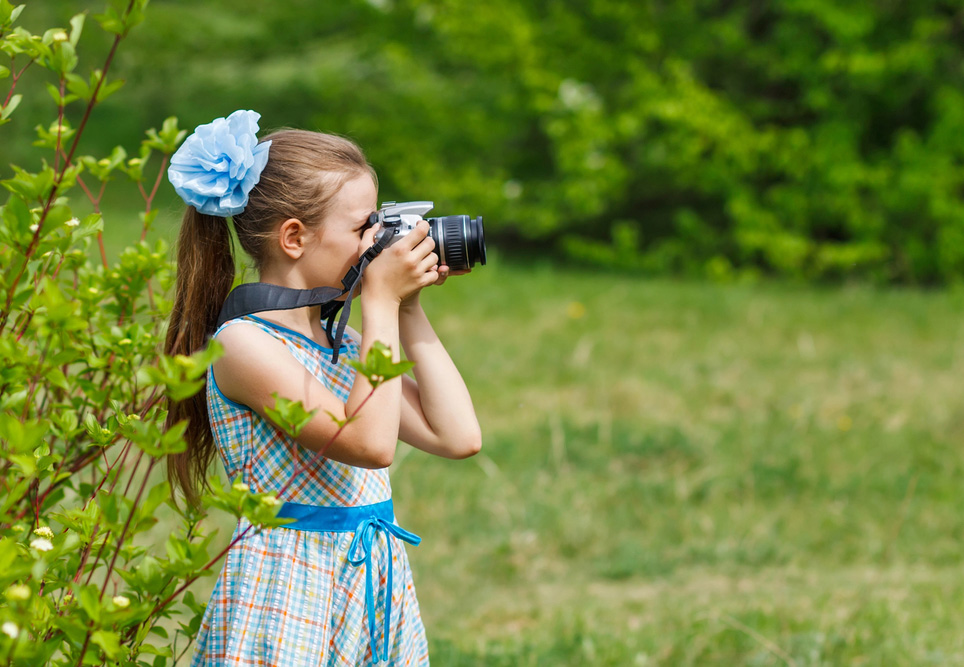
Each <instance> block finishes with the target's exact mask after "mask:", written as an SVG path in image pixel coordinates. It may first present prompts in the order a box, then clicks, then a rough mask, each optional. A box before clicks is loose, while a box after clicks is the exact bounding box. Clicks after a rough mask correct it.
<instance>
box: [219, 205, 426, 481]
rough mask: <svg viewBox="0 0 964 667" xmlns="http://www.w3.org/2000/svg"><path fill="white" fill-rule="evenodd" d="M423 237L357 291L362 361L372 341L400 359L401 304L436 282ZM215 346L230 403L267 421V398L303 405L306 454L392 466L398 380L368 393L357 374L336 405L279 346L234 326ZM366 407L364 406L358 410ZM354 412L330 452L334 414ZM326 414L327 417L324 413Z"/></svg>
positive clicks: (406, 244)
mask: <svg viewBox="0 0 964 667" xmlns="http://www.w3.org/2000/svg"><path fill="white" fill-rule="evenodd" d="M374 233H375V230H374V229H372V230H369V231H368V232H366V234H365V237H364V238H363V240H362V243H361V244H360V246H361V249H362V251H364V249H367V248H368V247H369V246H370V245H371V243H372V237H373V236H374ZM427 233H428V223H424V224H423V223H419V225H418V226H417V227H416V230H415V231H413V232H411V233H409V234H408V235H407V236H406V237H405V238H403V239H402V240H401V241H399V242H398V243H395V244H393V245H392V246H391V247H389V248H387V249H385V250H384V251H383V252H382V255H383V256H384V259H383V258H382V257H378V258H376V259H375V260H374V261H373V262H372V264H371V265H370V266H369V268H368V271H367V272H366V273H365V279H364V282H363V285H362V296H361V306H362V320H363V322H364V333H363V335H362V336H361V345H360V347H361V349H360V351H359V354H360V356H361V358H362V359H364V358H365V356H366V355H367V354H368V350H370V349H371V347H372V346H373V345H374V342H375V341H380V342H382V343H384V344H385V345H389V346H391V348H392V350H393V352H394V356H395V359H396V360H397V359H398V357H399V308H400V304H401V303H402V302H403V301H404V300H405V299H406V298H407V297H409V296H410V295H412V294H413V293H416V292H417V291H418V290H420V289H421V288H423V287H425V286H427V285H430V284H432V283H434V282H436V281H437V280H438V273H437V271H436V270H435V268H434V267H435V266H436V264H437V262H438V255H436V254H435V253H433V252H432V246H433V244H431V243H428V244H421V243H420V242H421V241H422V240H423V239H424V238H425V236H426V235H427ZM218 340H219V341H220V342H221V344H222V345H223V346H224V351H225V353H224V356H223V357H221V358H220V359H219V360H218V361H216V362H215V364H214V374H215V380H216V382H217V383H218V387H219V389H220V390H221V393H223V394H224V395H225V397H227V398H228V399H230V400H232V401H235V402H237V403H240V404H242V405H245V406H248V407H249V408H251V409H252V410H254V411H255V412H256V413H258V414H259V415H261V416H262V417H264V418H265V419H268V417H267V415H266V414H265V408H266V407H273V406H274V402H275V401H274V397H273V396H272V394H273V393H275V392H276V393H278V394H279V395H280V396H283V397H284V398H287V399H289V400H297V401H301V404H302V405H303V406H304V407H305V409H306V410H317V411H318V412H317V414H315V416H314V417H313V418H312V419H311V420H310V421H309V422H308V424H307V425H306V426H305V428H304V430H302V432H301V433H300V434H299V435H298V437H297V438H296V440H297V442H298V443H300V444H301V445H302V446H303V447H305V448H306V449H309V450H311V451H318V450H320V449H322V448H324V447H326V446H327V449H325V456H326V457H328V458H331V459H334V460H336V461H341V462H343V463H347V464H349V465H354V466H359V467H365V468H384V467H387V466H389V465H391V463H392V461H393V460H394V457H395V447H396V445H397V443H398V439H399V424H400V422H401V421H402V419H401V412H402V404H403V398H402V379H401V378H394V379H392V380H389V381H387V382H385V383H383V384H382V385H380V386H379V387H378V389H377V391H375V392H374V393H373V392H372V388H371V385H370V384H369V382H368V380H367V378H365V377H363V376H361V375H357V374H356V376H355V381H354V384H353V385H352V389H351V391H350V392H349V395H348V400H347V402H345V403H342V402H341V401H340V400H338V398H337V397H336V396H335V395H334V394H332V393H331V392H330V391H329V390H328V388H327V387H325V386H324V385H323V384H322V383H321V382H319V381H318V379H317V378H315V377H314V376H313V375H312V374H311V373H310V372H308V370H307V369H306V368H305V367H304V366H302V365H301V363H300V362H298V360H296V359H295V358H294V357H293V356H292V355H291V354H290V353H289V352H288V350H287V349H286V348H285V346H284V344H283V343H281V342H280V341H279V340H277V339H275V338H274V337H272V336H271V335H269V334H267V333H265V332H264V331H261V330H260V329H259V328H257V327H254V326H245V325H243V324H235V325H232V326H230V327H227V328H226V329H224V330H223V331H222V332H221V333H220V334H219V335H218ZM363 405H364V407H362V406H363ZM359 408H361V409H360V412H358V415H357V416H358V418H357V419H355V420H353V421H351V422H349V423H348V424H347V425H346V426H345V428H344V429H343V430H342V432H341V434H340V435H339V436H338V438H337V439H336V440H334V441H333V442H332V443H331V445H330V446H329V445H328V443H329V441H330V440H331V439H332V437H334V435H335V433H336V432H337V431H338V428H339V427H338V425H337V424H336V423H335V422H334V420H333V419H332V415H333V416H335V417H336V418H337V419H339V420H344V419H345V418H346V417H347V416H349V415H352V414H354V413H355V411H356V410H358V409H359ZM328 413H331V414H328Z"/></svg>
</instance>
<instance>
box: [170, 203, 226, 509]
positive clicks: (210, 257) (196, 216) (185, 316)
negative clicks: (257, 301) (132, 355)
mask: <svg viewBox="0 0 964 667" xmlns="http://www.w3.org/2000/svg"><path fill="white" fill-rule="evenodd" d="M233 283H234V255H233V253H232V251H231V232H230V230H229V229H228V222H227V220H226V219H225V218H218V217H214V216H210V215H205V214H203V213H198V212H197V210H196V209H195V208H194V207H193V206H188V207H187V210H186V211H185V212H184V218H183V220H182V222H181V232H180V235H179V237H178V241H177V281H176V285H175V289H174V307H173V308H172V310H171V319H170V324H169V326H168V330H167V340H166V342H165V344H164V353H165V354H168V355H172V356H173V355H178V354H183V355H191V354H194V353H195V352H197V351H198V350H200V349H201V348H203V347H204V345H205V343H206V341H207V338H208V336H210V335H211V334H212V333H214V328H215V325H216V323H217V319H218V313H219V312H220V310H221V306H222V304H223V303H224V300H225V299H227V297H228V293H229V292H230V291H231V286H232V284H233ZM183 420H187V423H188V426H187V431H186V432H185V438H186V439H187V443H188V446H187V449H186V450H185V451H183V452H180V453H177V454H169V455H168V457H167V479H168V482H169V483H170V484H171V487H172V488H174V487H180V489H181V491H182V492H183V493H184V498H185V500H186V501H187V503H188V504H189V505H190V506H191V507H193V508H195V509H197V508H198V506H199V504H200V492H201V490H202V489H203V488H207V487H208V482H207V470H208V467H209V466H210V465H211V462H212V460H213V459H214V454H215V453H216V452H217V448H216V446H215V444H214V436H213V435H212V433H211V427H210V424H209V423H208V411H207V399H206V396H205V392H204V391H203V390H202V391H199V392H198V393H197V394H195V395H194V396H191V397H190V398H187V399H184V400H182V401H174V400H171V399H168V413H167V422H166V424H165V426H166V427H167V428H170V427H171V426H173V425H174V424H176V423H178V422H180V421H183ZM175 503H176V501H175Z"/></svg>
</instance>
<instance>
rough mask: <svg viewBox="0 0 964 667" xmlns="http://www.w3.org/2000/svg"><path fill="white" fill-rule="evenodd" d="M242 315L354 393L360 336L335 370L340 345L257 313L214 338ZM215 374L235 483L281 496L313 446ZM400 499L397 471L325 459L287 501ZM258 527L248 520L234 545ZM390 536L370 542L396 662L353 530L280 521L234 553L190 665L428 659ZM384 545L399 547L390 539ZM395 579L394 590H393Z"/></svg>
mask: <svg viewBox="0 0 964 667" xmlns="http://www.w3.org/2000/svg"><path fill="white" fill-rule="evenodd" d="M239 322H245V323H246V324H245V326H256V327H258V328H259V329H261V330H262V331H264V332H266V333H268V334H269V335H271V336H273V337H274V338H276V339H278V340H279V341H281V342H282V343H283V344H284V345H285V346H286V347H287V349H288V350H289V351H290V352H291V354H292V355H294V357H295V358H296V359H297V360H298V361H299V362H300V363H301V364H302V365H303V366H305V368H307V369H308V370H309V371H310V372H311V373H312V374H313V375H314V376H315V377H316V378H318V380H319V381H321V382H322V383H323V384H324V385H325V386H326V387H327V388H328V389H329V390H330V391H331V392H332V393H334V394H335V396H337V397H338V398H339V399H340V400H342V401H345V400H347V398H348V393H349V391H350V390H351V385H352V381H353V379H354V370H353V369H352V368H351V367H350V366H349V365H348V363H347V362H348V360H350V359H357V358H358V345H357V343H356V342H355V341H353V340H351V339H350V338H349V337H347V336H346V337H345V342H344V343H343V344H342V349H341V350H340V353H339V359H338V363H337V364H335V365H332V364H331V352H332V351H331V349H330V348H326V347H324V346H322V345H320V344H318V343H316V342H315V341H313V340H311V339H310V338H307V337H305V336H303V335H302V334H300V333H297V332H295V331H292V330H290V329H286V328H284V327H281V326H279V325H276V324H273V323H269V322H267V321H265V320H263V319H261V318H258V317H255V316H253V315H248V316H245V317H242V318H238V319H235V320H231V321H229V322H226V323H225V324H224V325H223V326H222V327H220V328H219V329H218V331H217V332H215V334H214V335H215V336H217V334H218V333H220V332H221V331H222V330H223V329H224V328H226V327H229V326H234V325H237V324H238V323H239ZM207 379H208V382H207V406H208V415H209V419H210V422H211V430H212V432H213V433H214V440H215V442H216V444H217V447H218V451H219V453H220V456H221V460H222V462H223V463H224V468H225V471H226V473H227V476H228V479H229V480H233V479H235V477H237V476H238V475H240V476H241V478H242V481H243V482H244V483H245V484H247V485H248V486H249V487H250V489H251V491H252V492H256V493H258V492H268V491H271V492H277V491H278V490H279V489H281V487H282V486H283V485H284V484H285V482H287V481H288V479H289V478H290V477H291V474H292V473H293V472H295V470H296V469H297V468H298V467H300V465H301V464H302V463H304V462H306V461H308V460H310V458H311V457H312V456H313V455H314V453H313V452H311V451H309V450H307V449H304V448H303V447H301V445H299V444H298V443H296V442H295V441H294V440H292V439H290V438H289V437H287V436H286V435H285V434H284V433H282V432H281V431H279V430H278V429H276V428H275V427H274V426H272V425H271V424H270V423H269V422H267V421H265V420H264V419H262V418H261V417H260V416H258V415H257V414H256V413H255V412H254V411H252V410H250V409H249V408H247V407H245V406H243V405H240V404H238V403H235V402H233V401H231V400H229V399H228V398H226V397H225V396H224V395H223V394H222V393H221V392H220V390H219V389H218V387H217V383H216V382H215V379H214V374H213V371H211V370H210V369H209V370H208V376H207ZM391 495H392V490H391V485H390V483H389V479H388V470H387V469H380V470H368V469H365V468H356V467H354V466H350V465H346V464H343V463H339V462H338V461H332V460H330V459H327V458H321V459H319V460H318V461H316V462H315V463H314V464H313V465H311V466H309V467H308V468H307V469H306V470H305V471H304V472H302V473H301V474H299V475H298V477H297V478H296V479H295V481H294V482H292V484H291V485H289V486H288V488H287V489H286V490H285V492H284V497H282V498H279V500H282V501H286V502H292V503H301V504H306V505H322V506H341V507H344V506H359V505H369V504H374V503H380V502H383V501H386V500H389V499H390V498H391ZM248 525H249V522H248V521H247V520H246V519H244V518H242V519H240V520H239V522H238V525H237V527H236V528H235V531H234V535H233V536H232V540H233V539H234V538H235V537H237V536H238V535H239V534H240V533H241V532H243V531H244V530H245V529H246V528H247V526H248ZM383 534H385V537H379V538H378V539H375V540H374V543H373V544H372V547H371V559H370V567H372V569H373V572H371V576H372V580H373V581H374V582H375V583H374V595H375V600H374V610H375V617H376V618H375V619H374V627H375V628H376V629H377V630H376V631H375V632H376V637H375V639H376V640H377V646H378V647H379V649H378V650H379V652H381V651H382V650H383V648H382V647H384V646H385V645H386V638H385V636H384V635H385V631H384V623H385V609H386V598H385V596H386V595H390V596H391V602H390V609H391V612H390V614H389V615H388V616H389V619H390V622H391V626H390V630H389V635H390V637H389V638H388V641H387V644H388V647H389V648H388V661H387V662H385V661H382V662H377V658H373V652H372V645H371V644H372V642H371V637H370V636H369V634H370V629H369V622H370V619H369V618H368V611H367V610H368V609H370V608H371V606H370V605H366V572H365V571H364V570H365V567H356V566H354V565H352V564H350V563H349V558H348V556H349V547H350V546H351V544H352V539H353V536H354V535H355V533H354V532H309V531H303V530H296V529H291V528H270V529H267V530H264V531H263V532H261V533H260V534H257V535H255V529H251V531H249V533H248V534H247V535H246V536H245V538H244V539H243V540H242V541H241V542H239V543H238V544H236V545H234V546H233V547H232V548H231V549H230V550H229V551H228V553H227V555H226V557H225V561H224V566H223V568H222V570H221V573H220V576H219V577H218V580H217V582H216V584H215V587H214V590H213V592H212V594H211V600H210V602H209V603H208V605H207V609H206V610H205V612H204V616H203V618H202V621H201V628H200V631H199V632H198V636H197V642H196V647H195V652H194V657H193V660H192V661H191V667H221V665H256V666H264V667H309V666H310V667H314V666H326V667H327V666H334V665H339V666H341V665H344V666H348V665H351V666H352V667H354V666H356V665H372V664H381V665H386V664H387V665H393V666H394V665H427V664H428V662H429V661H428V645H427V643H426V640H425V630H424V627H423V625H422V620H421V616H420V614H419V608H418V602H417V600H416V598H415V587H414V585H413V583H412V572H411V568H410V567H409V562H408V557H407V555H406V553H405V548H404V544H403V543H402V541H401V540H399V539H398V538H396V537H395V536H393V535H388V534H387V533H383ZM386 540H393V541H394V542H393V543H392V544H391V545H388V544H387V542H386ZM389 546H390V547H391V548H390V549H389ZM389 553H390V555H389ZM388 558H391V560H392V565H391V567H392V574H393V576H391V577H389V576H388V575H389V572H388V568H387V566H388V563H387V559H388ZM389 581H392V589H393V590H391V591H387V590H386V589H387V587H388V582H389Z"/></svg>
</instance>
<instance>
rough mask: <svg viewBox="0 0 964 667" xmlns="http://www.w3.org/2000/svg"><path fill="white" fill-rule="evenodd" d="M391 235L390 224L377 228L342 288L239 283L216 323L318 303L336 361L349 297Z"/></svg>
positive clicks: (346, 315)
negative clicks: (299, 287) (302, 287)
mask: <svg viewBox="0 0 964 667" xmlns="http://www.w3.org/2000/svg"><path fill="white" fill-rule="evenodd" d="M394 235H395V232H394V230H393V229H391V228H386V229H384V230H382V231H380V232H379V234H378V236H377V237H376V238H375V243H373V244H372V246H371V247H370V248H369V249H368V250H366V251H365V253H364V254H363V255H362V256H361V258H360V259H359V260H358V262H357V263H356V264H355V265H354V266H352V267H351V268H350V269H348V272H347V273H346V274H345V277H344V278H342V281H341V284H342V288H343V289H338V288H337V287H316V288H314V289H294V288H291V287H283V286H281V285H272V284H269V283H244V284H242V285H238V286H237V287H235V288H234V289H233V290H231V293H230V294H228V298H227V299H226V300H225V301H224V305H223V306H222V307H221V312H220V313H219V314H218V322H217V327H218V328H220V327H221V325H222V324H224V323H225V322H228V321H230V320H233V319H235V318H238V317H244V316H245V315H253V314H254V313H260V312H264V311H266V310H292V309H294V308H306V307H308V306H321V320H322V321H324V322H326V324H325V332H326V333H327V334H328V339H329V340H331V345H332V352H331V363H333V364H337V363H338V352H339V350H340V348H341V341H342V338H343V337H344V335H345V327H346V326H347V325H348V317H349V315H350V314H351V301H352V298H354V296H355V292H356V291H357V290H358V284H359V283H360V282H361V279H362V275H363V274H364V273H365V268H366V267H367V266H368V265H369V264H370V263H371V261H372V260H373V259H375V258H376V257H378V255H379V254H380V253H381V251H382V250H384V249H385V248H386V247H387V246H388V243H389V241H391V239H392V237H393V236H394ZM345 295H347V297H346V298H345V300H344V301H339V300H338V299H339V298H340V297H342V296H345ZM343 307H344V308H343ZM338 311H341V317H338ZM336 317H337V319H338V323H337V328H336V326H335V319H336Z"/></svg>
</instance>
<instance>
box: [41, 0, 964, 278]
mask: <svg viewBox="0 0 964 667" xmlns="http://www.w3.org/2000/svg"><path fill="white" fill-rule="evenodd" d="M76 6H77V3H76V2H70V1H68V0H45V2H44V3H43V9H42V11H43V12H60V14H61V16H67V15H69V14H70V13H71V12H72V11H75V9H76ZM39 7H40V5H39V4H37V5H31V7H30V11H34V10H35V9H38V8H39ZM149 11H150V17H149V20H150V21H151V22H152V23H153V30H152V31H151V33H150V34H149V35H148V36H146V37H145V39H143V40H142V41H141V42H140V43H139V44H138V45H137V48H136V49H134V50H131V51H129V52H128V53H127V54H126V56H125V57H124V58H122V59H121V61H120V62H119V63H118V70H119V71H120V72H124V73H125V74H126V78H127V79H128V81H129V90H127V91H126V93H125V96H124V101H125V103H128V104H129V102H130V101H131V100H132V99H136V100H137V101H138V102H139V104H138V105H137V106H136V107H135V108H132V107H131V106H121V105H120V103H117V104H118V105H117V106H116V107H111V108H110V109H109V110H108V109H106V108H105V110H104V115H103V116H102V117H101V125H100V126H98V127H97V128H94V129H95V131H97V132H99V133H100V134H102V135H103V137H104V144H105V145H113V144H115V143H118V142H123V139H124V136H123V135H126V134H128V133H130V135H131V136H135V135H136V128H140V127H144V126H149V125H152V124H157V123H158V122H160V120H161V119H163V118H164V117H165V116H167V115H171V114H176V115H178V116H179V117H180V118H182V120H183V122H184V123H185V125H186V126H191V125H192V124H196V123H201V122H206V121H208V120H210V119H211V118H213V117H216V116H221V115H225V114H227V113H230V112H231V111H233V110H234V109H236V108H241V107H244V108H254V109H257V110H258V111H260V112H261V113H262V114H263V116H264V122H263V124H264V125H265V126H266V127H271V126H282V125H294V126H301V127H309V128H318V129H324V130H328V131H334V132H339V133H343V134H348V135H350V136H352V137H353V138H355V139H356V140H358V141H359V142H360V143H361V144H362V145H363V146H364V147H365V149H366V150H367V152H368V154H369V156H370V158H371V160H372V162H373V163H374V165H375V167H376V168H377V169H378V171H379V174H380V178H381V192H382V195H383V196H384V197H385V198H397V199H420V198H424V199H434V200H435V201H436V204H437V211H438V212H444V213H454V212H471V213H482V214H484V215H485V216H486V223H487V232H488V233H489V234H490V237H491V238H493V239H500V240H501V241H502V242H504V243H505V244H528V245H537V246H538V247H539V248H545V249H546V250H547V251H551V252H557V251H560V250H561V251H563V252H566V253H567V254H569V255H572V256H575V257H578V258H582V259H585V260H587V261H593V262H597V263H602V264H613V265H616V266H619V267H624V268H634V269H642V270H646V271H651V272H673V273H686V274H695V275H707V274H708V275H711V276H714V277H727V276H732V275H734V274H735V273H738V272H756V271H763V272H768V273H775V274H780V275H788V276H798V277H802V278H809V279H817V278H829V279H839V278H843V277H845V276H852V275H856V276H862V277H865V278H869V279H872V280H879V281H903V282H912V283H940V282H944V281H949V280H956V279H958V278H959V277H960V276H962V272H964V203H962V201H961V192H962V187H964V104H962V101H964V99H962V98H964V92H962V91H964V85H962V84H964V68H962V67H961V62H964V46H962V44H964V42H962V39H961V38H962V36H964V9H962V8H961V7H960V6H959V4H958V3H955V2H941V1H938V0H917V1H915V2H904V3H879V2H872V1H871V0H856V1H855V2H852V3H847V5H846V6H843V5H840V4H839V3H834V2H831V1H830V0H787V1H786V2H783V3H779V4H775V3H766V2H759V1H756V0H750V1H747V2H741V3H734V2H728V1H724V0H680V1H678V2H672V3H667V2H657V1H655V0H532V1H530V2H519V1H518V0H490V1H489V2H486V3H466V2H460V1H457V0H345V1H343V2H337V3H318V2H314V1H310V0H291V1H289V2H284V3H264V2H256V1H255V0H232V1H231V2H228V1H227V0H207V1H206V2H197V1H191V0H154V2H153V3H152V5H151V7H150V10H149ZM25 20H26V18H25ZM106 106H108V105H105V107H106Z"/></svg>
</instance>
